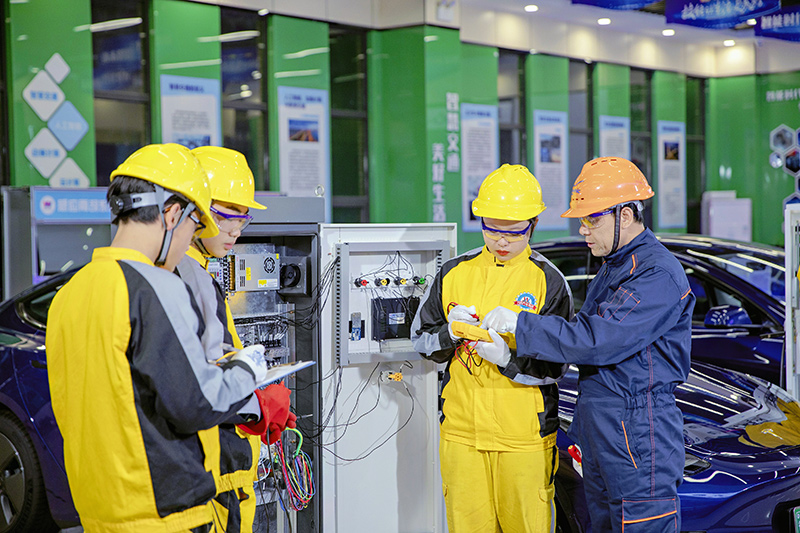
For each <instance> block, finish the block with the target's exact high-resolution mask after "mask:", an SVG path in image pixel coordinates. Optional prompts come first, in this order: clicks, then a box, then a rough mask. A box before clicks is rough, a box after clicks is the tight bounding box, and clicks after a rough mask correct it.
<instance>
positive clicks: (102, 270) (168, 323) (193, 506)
mask: <svg viewBox="0 0 800 533" xmlns="http://www.w3.org/2000/svg"><path fill="white" fill-rule="evenodd" d="M204 328H205V326H204V323H203V320H202V316H201V314H200V311H199V309H198V307H197V304H196V303H195V300H194V298H193V297H192V296H191V294H190V293H189V290H188V288H187V287H186V285H185V284H184V283H183V282H182V281H181V280H180V278H178V277H177V276H176V275H175V274H173V273H172V272H167V271H166V270H164V269H161V268H157V267H155V266H153V263H152V262H151V261H150V260H149V259H148V258H147V257H146V256H145V255H143V254H141V253H140V252H138V251H135V250H130V249H126V248H117V247H109V248H98V249H96V250H95V251H94V254H93V255H92V261H91V262H90V263H89V264H87V265H86V266H84V267H83V268H82V269H81V270H80V271H79V272H77V273H76V274H75V276H73V277H72V279H71V280H70V281H69V282H68V283H67V284H66V285H64V287H62V288H61V290H59V292H58V293H57V294H56V296H55V298H54V299H53V303H52V305H51V307H50V312H49V316H48V320H47V341H46V345H47V363H48V378H49V382H50V394H51V397H52V405H53V412H54V414H55V417H56V422H57V423H58V427H59V429H60V431H61V434H62V436H63V437H64V463H65V467H66V472H67V479H68V480H69V486H70V491H71V492H72V497H73V500H74V503H75V508H76V509H77V511H78V514H79V515H80V518H81V522H82V524H83V527H84V529H86V531H92V532H114V533H122V532H125V533H127V532H131V533H133V532H136V533H139V532H141V531H159V532H164V533H167V532H172V531H185V530H188V529H191V528H194V527H197V526H200V525H202V524H206V523H209V522H211V520H212V510H211V505H210V504H209V501H210V500H211V498H213V497H214V494H215V493H216V485H215V482H214V476H213V475H212V471H213V470H214V469H215V468H218V465H219V446H218V444H217V445H216V446H214V445H213V442H208V441H205V440H202V441H201V438H200V436H199V432H201V430H204V429H208V428H213V427H214V426H216V425H218V424H220V423H221V422H224V421H226V420H228V419H229V418H231V416H233V415H235V413H236V412H238V411H239V410H240V409H241V408H242V406H243V405H245V404H246V403H247V401H248V399H249V398H250V397H251V396H252V392H253V390H254V389H255V386H256V384H255V377H254V376H253V374H252V372H251V371H250V370H249V369H248V368H247V367H246V366H245V365H242V364H239V363H237V362H231V363H227V364H226V365H224V366H222V367H220V366H217V365H212V364H209V363H208V360H207V356H206V352H205V349H204V347H203V344H202V341H201V334H202V331H203V329H204Z"/></svg>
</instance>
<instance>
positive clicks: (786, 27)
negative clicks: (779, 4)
mask: <svg viewBox="0 0 800 533" xmlns="http://www.w3.org/2000/svg"><path fill="white" fill-rule="evenodd" d="M755 33H756V35H760V36H762V37H773V38H775V39H783V40H785V41H800V6H788V7H784V8H782V9H780V10H778V11H776V12H775V13H771V14H769V15H764V16H762V17H760V18H759V19H758V24H756V31H755Z"/></svg>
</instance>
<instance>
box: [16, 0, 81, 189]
mask: <svg viewBox="0 0 800 533" xmlns="http://www.w3.org/2000/svg"><path fill="white" fill-rule="evenodd" d="M4 2H5V13H6V14H7V17H6V19H5V25H6V27H5V36H6V46H5V48H6V50H5V53H6V56H5V58H4V61H3V62H4V67H5V69H6V76H7V79H8V113H7V116H8V121H9V141H10V146H9V152H10V154H11V157H10V170H11V180H10V183H11V185H17V186H22V185H50V184H51V183H52V184H59V185H65V186H66V185H69V186H89V185H94V184H95V183H96V179H95V136H94V105H93V104H94V102H93V87H92V35H91V32H90V31H89V25H90V24H91V22H92V15H91V3H90V1H89V0H37V1H36V2H24V3H23V2H15V1H12V0H4ZM73 106H74V107H73ZM37 110H38V112H37ZM70 160H71V161H73V162H74V165H73V164H72V163H70ZM76 168H77V170H76Z"/></svg>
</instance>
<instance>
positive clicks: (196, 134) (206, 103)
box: [161, 74, 222, 149]
mask: <svg viewBox="0 0 800 533" xmlns="http://www.w3.org/2000/svg"><path fill="white" fill-rule="evenodd" d="M219 93H220V85H219V80H212V79H206V78H190V77H187V76H172V75H167V74H162V75H161V139H162V142H165V143H178V144H182V145H184V146H185V147H187V148H189V149H192V148H197V147H198V146H220V145H221V143H222V131H221V124H220V115H221V113H222V112H221V109H220V96H219Z"/></svg>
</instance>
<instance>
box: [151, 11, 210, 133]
mask: <svg viewBox="0 0 800 533" xmlns="http://www.w3.org/2000/svg"><path fill="white" fill-rule="evenodd" d="M219 17H220V14H219V7H217V6H212V5H206V4H195V3H192V2H184V1H181V0H152V3H151V4H150V24H151V27H150V59H151V61H150V72H151V75H150V94H151V102H152V105H151V108H150V110H151V114H150V116H151V124H152V137H151V138H152V139H153V142H156V143H158V142H161V82H160V80H161V74H167V75H171V76H189V77H193V78H206V79H216V80H220V83H221V80H222V69H221V66H220V65H221V62H222V60H221V55H220V43H219V41H214V40H208V39H201V38H202V37H206V38H207V37H214V36H216V35H219V34H220V20H219ZM219 120H220V121H221V120H222V117H221V116H220V118H219Z"/></svg>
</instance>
